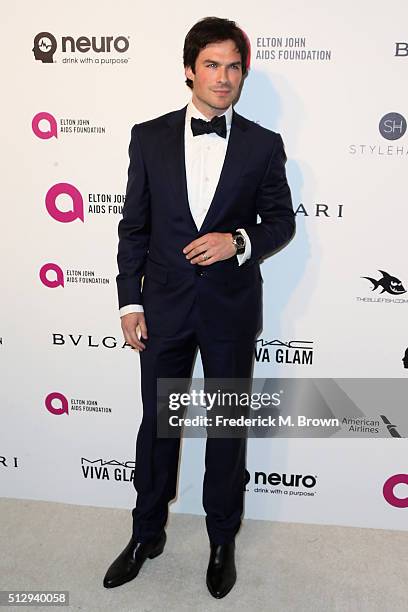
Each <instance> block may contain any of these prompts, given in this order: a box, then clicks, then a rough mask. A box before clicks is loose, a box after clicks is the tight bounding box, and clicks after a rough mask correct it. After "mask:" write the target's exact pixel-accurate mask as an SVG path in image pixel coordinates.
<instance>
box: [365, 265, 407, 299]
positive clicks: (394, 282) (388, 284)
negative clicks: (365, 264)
mask: <svg viewBox="0 0 408 612" xmlns="http://www.w3.org/2000/svg"><path fill="white" fill-rule="evenodd" d="M378 271H379V272H380V273H381V274H382V277H381V278H379V279H378V280H376V279H375V278H370V276H362V277H361V278H366V279H367V280H369V281H370V283H372V284H373V289H372V290H373V291H375V290H376V289H378V287H382V291H380V293H384V292H385V291H386V292H387V293H390V294H391V295H401V294H402V293H406V290H405V288H404V286H403V284H402V283H401V281H400V280H399V278H396V276H391V274H388V272H384V270H378Z"/></svg>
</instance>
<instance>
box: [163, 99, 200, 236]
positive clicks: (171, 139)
mask: <svg viewBox="0 0 408 612" xmlns="http://www.w3.org/2000/svg"><path fill="white" fill-rule="evenodd" d="M186 109H187V106H185V107H184V108H182V109H181V110H180V111H177V112H176V114H175V115H173V117H172V118H171V119H170V120H169V129H168V134H167V137H166V139H165V140H164V142H163V155H164V163H165V166H166V168H167V173H168V179H169V183H170V185H171V186H172V189H173V191H174V195H175V197H176V202H180V208H181V211H180V212H182V213H184V215H185V216H186V218H187V219H188V220H189V222H190V223H191V224H192V226H193V228H194V229H195V231H196V232H197V231H198V229H197V226H196V224H195V221H194V219H193V216H192V214H191V210H190V205H189V202H188V193H187V179H186V163H185V147H184V128H185V120H186Z"/></svg>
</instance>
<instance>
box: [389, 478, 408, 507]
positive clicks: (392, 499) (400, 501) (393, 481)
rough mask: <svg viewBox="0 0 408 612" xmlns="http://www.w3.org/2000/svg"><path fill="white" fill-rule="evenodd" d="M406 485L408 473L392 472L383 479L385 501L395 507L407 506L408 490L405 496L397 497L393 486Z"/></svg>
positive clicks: (407, 483)
mask: <svg viewBox="0 0 408 612" xmlns="http://www.w3.org/2000/svg"><path fill="white" fill-rule="evenodd" d="M399 484H404V485H408V474H394V476H391V477H390V478H388V480H386V481H385V483H384V487H383V495H384V497H385V499H386V501H387V502H388V503H389V504H391V506H394V507H395V508H408V492H407V496H406V497H397V496H396V495H395V493H394V488H395V487H396V486H397V485H399Z"/></svg>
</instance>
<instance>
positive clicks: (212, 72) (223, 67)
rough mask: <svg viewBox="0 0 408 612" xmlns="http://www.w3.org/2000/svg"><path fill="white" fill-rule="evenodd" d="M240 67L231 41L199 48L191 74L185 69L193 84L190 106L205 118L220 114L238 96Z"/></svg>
mask: <svg viewBox="0 0 408 612" xmlns="http://www.w3.org/2000/svg"><path fill="white" fill-rule="evenodd" d="M241 64H242V62H241V55H240V53H239V51H238V49H237V48H236V46H235V43H234V41H232V40H224V41H222V42H217V43H211V44H210V45H207V46H206V47H205V48H204V49H201V51H200V53H199V54H198V57H197V59H196V64H195V74H194V72H193V71H192V68H191V66H186V68H185V74H186V77H187V78H188V79H191V80H192V81H193V103H194V104H195V105H196V107H197V108H198V110H199V111H201V112H202V113H203V115H205V116H206V117H208V118H209V119H211V118H212V117H213V116H214V115H217V114H219V113H220V111H221V113H223V112H224V111H225V110H226V109H227V108H228V107H229V106H230V104H231V103H232V102H233V101H234V100H235V98H236V97H237V96H238V91H239V87H240V84H241V81H242V65H241Z"/></svg>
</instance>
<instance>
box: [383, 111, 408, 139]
mask: <svg viewBox="0 0 408 612" xmlns="http://www.w3.org/2000/svg"><path fill="white" fill-rule="evenodd" d="M378 129H379V130H380V134H381V136H383V138H386V139H387V140H398V139H399V138H402V136H403V135H404V134H405V132H406V130H407V122H406V119H405V117H403V116H402V115H400V113H387V114H386V115H384V117H381V119H380V123H379V125H378Z"/></svg>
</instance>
